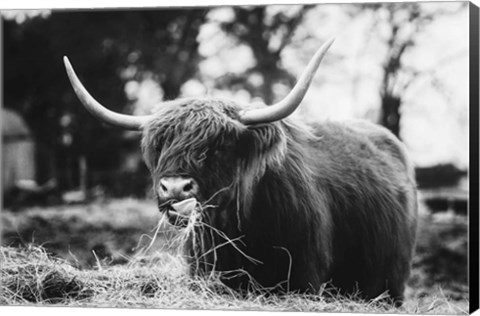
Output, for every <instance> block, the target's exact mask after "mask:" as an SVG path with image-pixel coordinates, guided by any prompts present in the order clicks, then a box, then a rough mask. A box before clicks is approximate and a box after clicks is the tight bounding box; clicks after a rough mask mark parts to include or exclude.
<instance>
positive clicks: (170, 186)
mask: <svg viewBox="0 0 480 316" xmlns="http://www.w3.org/2000/svg"><path fill="white" fill-rule="evenodd" d="M197 193H198V184H197V182H196V181H195V180H193V179H192V178H185V177H165V178H162V179H160V182H159V187H158V196H159V197H160V198H162V199H165V200H169V199H177V200H183V199H186V198H189V197H192V196H195V195H196V194H197Z"/></svg>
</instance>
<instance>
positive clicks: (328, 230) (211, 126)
mask: <svg viewBox="0 0 480 316" xmlns="http://www.w3.org/2000/svg"><path fill="white" fill-rule="evenodd" d="M332 42H333V40H330V41H328V42H327V43H326V44H324V45H323V46H322V47H321V48H320V49H319V51H318V52H317V53H316V54H315V55H314V57H313V58H312V60H311V61H310V63H309V64H308V66H307V69H306V70H305V72H304V73H303V74H302V76H301V78H300V79H299V81H298V83H297V84H296V85H295V87H294V88H293V89H292V91H291V92H290V93H289V94H288V95H287V96H286V97H285V99H283V100H282V101H281V102H279V103H277V104H274V105H271V106H266V105H259V104H256V105H255V104H241V103H239V102H236V101H233V100H223V99H214V98H204V99H202V98H189V99H179V100H174V101H169V102H164V103H163V104H161V105H160V106H159V108H158V111H157V112H156V113H154V114H152V115H147V116H129V115H123V114H118V113H114V112H112V111H109V110H107V109H106V108H105V107H103V106H102V105H101V104H100V103H98V102H97V101H95V99H93V97H92V96H90V94H89V93H88V92H87V91H86V89H85V88H84V87H83V85H82V84H81V83H80V81H79V79H78V78H77V77H76V75H75V73H74V71H73V69H72V67H71V65H70V63H69V62H68V60H67V59H66V58H65V64H66V68H67V73H68V75H69V78H70V80H71V83H72V85H73V87H74V89H75V91H76V93H77V95H78V97H79V99H80V100H81V101H82V103H83V104H84V105H85V107H86V108H87V109H88V110H89V111H90V112H91V113H92V114H94V115H95V116H97V117H98V118H100V119H101V120H103V121H106V122H108V123H111V124H113V125H117V126H121V127H123V128H127V129H137V130H141V131H142V132H143V139H142V150H143V155H144V159H145V162H146V164H147V166H148V168H149V169H150V171H151V174H152V178H153V184H154V192H155V193H156V196H157V199H158V203H159V209H160V211H161V212H163V213H164V214H166V215H167V216H168V217H169V218H170V219H171V221H172V223H176V224H177V225H180V226H181V225H182V224H181V222H182V221H181V220H180V221H179V219H182V218H186V219H187V221H188V220H190V219H191V218H190V217H191V216H192V214H193V212H195V213H196V214H197V215H198V216H197V217H196V220H197V221H198V225H197V226H196V228H195V233H192V234H191V235H190V238H189V239H188V240H187V244H186V250H185V256H186V257H187V259H188V260H189V262H190V266H191V271H192V273H195V274H200V275H204V274H206V273H211V272H212V271H215V272H219V274H220V275H221V278H222V281H223V282H224V283H225V284H227V285H228V286H230V287H232V288H235V289H238V290H243V291H249V290H251V289H252V288H253V284H255V285H256V286H261V287H263V288H267V289H271V290H272V291H274V290H277V291H299V292H310V293H316V292H318V291H319V289H320V288H321V286H322V285H323V284H325V283H327V282H330V284H332V285H333V286H335V287H336V288H338V289H339V290H340V291H341V292H342V293H352V292H358V293H360V295H361V296H362V297H364V298H366V299H370V298H374V297H376V296H378V295H380V294H382V293H383V292H385V291H388V294H389V295H390V297H391V298H393V299H394V301H395V302H396V303H401V301H402V299H403V292H404V286H405V282H406V280H407V278H408V276H409V271H410V261H411V257H412V249H413V247H414V241H415V229H416V216H417V215H416V214H417V202H416V186H415V181H414V171H413V167H412V163H411V161H410V160H409V158H408V155H407V152H406V150H405V148H404V145H403V144H402V143H401V142H400V141H399V140H398V139H397V138H396V137H395V136H394V135H393V134H391V133H390V132H389V131H388V130H386V129H385V128H383V127H380V126H377V125H374V124H371V123H368V122H365V121H348V122H347V121H346V122H330V121H323V122H318V123H315V124H307V123H306V122H303V121H300V120H298V119H294V118H292V117H289V115H290V114H291V113H292V112H293V111H294V110H295V109H296V108H297V107H298V106H299V105H300V103H301V101H302V99H303V97H304V95H305V93H306V92H307V89H308V86H309V84H310V82H311V80H312V78H313V76H314V74H315V72H316V69H317V68H318V66H319V64H320V61H321V60H322V58H323V56H324V55H325V53H326V51H327V50H328V48H329V47H330V45H331V44H332ZM184 224H185V221H184Z"/></svg>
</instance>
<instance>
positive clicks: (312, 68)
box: [240, 38, 335, 125]
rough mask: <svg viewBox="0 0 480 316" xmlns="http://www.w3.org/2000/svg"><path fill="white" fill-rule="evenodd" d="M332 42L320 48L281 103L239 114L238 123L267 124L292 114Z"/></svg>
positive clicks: (329, 41)
mask: <svg viewBox="0 0 480 316" xmlns="http://www.w3.org/2000/svg"><path fill="white" fill-rule="evenodd" d="M334 40H335V39H334V38H332V39H330V40H328V41H327V42H326V43H324V44H323V45H322V47H320V49H319V50H318V51H317V52H316V53H315V55H314V56H313V57H312V59H311V60H310V62H309V63H308V66H307V68H306V69H305V71H304V72H303V74H302V75H301V76H300V79H299V80H298V82H297V84H296V85H295V87H293V89H292V91H290V93H289V94H288V95H287V96H286V97H285V98H284V99H283V100H282V101H280V102H278V103H276V104H273V105H271V106H267V107H264V108H260V109H254V110H248V111H245V112H243V113H240V121H241V122H242V123H244V124H246V125H252V124H260V123H269V122H274V121H278V120H281V119H284V118H285V117H287V116H289V115H290V114H292V113H293V111H295V110H296V109H297V107H298V106H299V105H300V102H302V99H303V97H304V96H305V94H306V93H307V90H308V87H309V86H310V83H311V82H312V79H313V76H314V75H315V72H316V71H317V69H318V66H320V62H321V61H322V59H323V56H325V53H326V52H327V50H328V49H329V48H330V46H331V45H332V44H333V41H334Z"/></svg>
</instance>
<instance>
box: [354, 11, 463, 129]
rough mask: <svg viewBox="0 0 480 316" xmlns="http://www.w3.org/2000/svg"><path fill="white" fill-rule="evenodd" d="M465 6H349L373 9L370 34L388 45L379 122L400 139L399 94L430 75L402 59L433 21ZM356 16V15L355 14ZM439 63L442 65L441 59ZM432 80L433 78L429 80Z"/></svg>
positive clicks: (400, 102) (400, 96)
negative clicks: (376, 35)
mask: <svg viewBox="0 0 480 316" xmlns="http://www.w3.org/2000/svg"><path fill="white" fill-rule="evenodd" d="M464 6H466V3H464V4H463V5H460V6H458V7H456V8H453V10H452V7H450V6H448V7H447V6H446V7H445V8H435V9H434V10H428V9H427V8H426V7H425V6H423V4H422V3H413V2H410V3H384V4H382V3H374V4H364V5H361V6H356V7H352V8H353V10H354V11H356V10H358V9H360V10H362V12H365V11H364V10H367V11H368V10H373V11H374V12H375V19H373V25H372V31H374V32H378V33H380V34H379V35H380V37H381V38H382V39H383V40H384V41H385V44H386V46H387V51H386V56H385V59H384V62H383V79H382V82H381V86H380V98H381V110H380V117H379V123H380V124H382V125H383V126H385V127H387V128H388V129H390V130H391V131H392V132H393V133H394V134H395V135H396V136H397V137H400V119H401V112H400V109H401V106H402V102H403V100H402V95H404V94H405V91H406V90H407V88H408V87H409V86H410V85H411V84H412V83H413V82H414V81H416V80H417V79H418V78H420V77H422V76H425V75H429V76H432V74H433V73H432V72H419V71H417V70H415V69H411V68H409V67H406V66H405V64H404V57H405V55H406V53H407V52H408V50H409V49H410V48H412V47H414V46H415V45H416V44H417V38H418V35H419V34H420V33H421V32H422V31H423V30H424V29H425V28H426V27H427V26H428V25H429V24H430V23H432V21H434V20H435V19H436V18H438V17H439V16H441V15H445V14H452V13H456V12H458V10H461V9H462V8H463V7H464ZM357 13H358V12H357ZM442 62H445V60H443V61H442ZM432 81H435V79H432Z"/></svg>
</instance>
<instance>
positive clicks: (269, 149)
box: [238, 124, 286, 167]
mask: <svg viewBox="0 0 480 316" xmlns="http://www.w3.org/2000/svg"><path fill="white" fill-rule="evenodd" d="M285 151H286V137H285V134H284V132H283V129H282V128H281V127H280V126H279V125H278V124H262V125H255V126H248V127H247V128H246V129H245V130H244V131H243V133H242V134H241V136H240V141H239V147H238V153H239V156H240V157H242V158H244V159H245V160H246V161H247V162H248V163H252V162H255V161H258V160H260V161H262V162H265V163H266V165H269V166H271V167H273V166H276V165H278V164H279V163H281V162H282V161H283V158H284V157H285Z"/></svg>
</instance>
